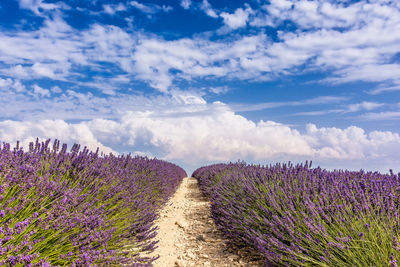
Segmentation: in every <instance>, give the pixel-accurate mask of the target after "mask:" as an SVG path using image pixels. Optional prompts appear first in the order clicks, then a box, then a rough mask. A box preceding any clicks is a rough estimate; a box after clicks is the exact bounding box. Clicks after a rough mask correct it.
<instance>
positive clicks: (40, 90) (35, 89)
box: [32, 84, 50, 97]
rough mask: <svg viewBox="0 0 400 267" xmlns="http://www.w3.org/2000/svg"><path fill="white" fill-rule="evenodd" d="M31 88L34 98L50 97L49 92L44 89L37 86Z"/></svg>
mask: <svg viewBox="0 0 400 267" xmlns="http://www.w3.org/2000/svg"><path fill="white" fill-rule="evenodd" d="M32 88H33V95H34V96H35V97H50V91H49V90H47V89H44V88H42V87H40V86H39V85H37V84H34V85H33V86H32Z"/></svg>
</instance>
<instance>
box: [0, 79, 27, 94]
mask: <svg viewBox="0 0 400 267" xmlns="http://www.w3.org/2000/svg"><path fill="white" fill-rule="evenodd" d="M0 90H4V91H8V90H11V91H15V92H17V93H21V92H24V91H25V90H26V87H25V85H23V84H22V83H21V82H20V81H19V80H13V79H11V78H6V79H3V78H0Z"/></svg>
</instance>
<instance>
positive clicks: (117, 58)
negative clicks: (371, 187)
mask: <svg viewBox="0 0 400 267" xmlns="http://www.w3.org/2000/svg"><path fill="white" fill-rule="evenodd" d="M20 4H21V5H22V6H24V7H26V8H28V7H29V8H32V9H34V7H37V8H38V10H39V11H40V8H39V7H40V6H41V5H44V4H46V3H44V2H43V1H27V0H24V1H22V0H21V3H20ZM54 5H56V4H54ZM57 5H58V4H57ZM199 5H200V9H202V10H203V11H205V12H207V13H208V15H209V16H212V17H216V18H217V17H219V16H222V17H223V19H224V22H225V23H226V25H228V26H230V27H231V28H232V29H233V28H240V27H244V26H245V25H246V23H249V24H251V25H253V26H254V25H255V24H254V23H253V22H254V19H256V18H257V19H258V20H259V22H260V23H261V21H260V20H262V19H263V18H264V17H263V15H266V17H268V23H269V24H268V25H272V26H278V25H279V24H280V23H281V22H282V21H283V20H290V21H292V22H293V23H295V24H296V25H297V26H298V27H299V29H298V30H297V31H296V32H284V31H283V32H278V41H276V40H272V39H271V38H270V37H269V36H267V35H266V34H265V33H262V32H258V33H248V34H247V35H242V36H239V35H236V36H221V38H218V39H217V40H211V39H209V38H208V37H207V35H204V36H203V35H196V36H195V37H193V38H181V39H175V40H171V41H168V40H164V39H162V38H161V37H157V36H154V35H150V34H146V33H143V32H135V31H127V30H124V29H122V28H120V27H117V26H111V25H100V24H92V25H90V26H89V27H88V29H86V30H82V31H78V30H75V29H74V28H72V27H71V26H69V25H68V24H67V23H66V22H65V21H64V20H63V19H62V16H61V15H60V14H58V13H57V12H54V14H52V16H48V17H45V19H44V23H43V25H42V27H41V28H40V29H38V30H34V31H25V32H8V31H2V32H1V33H0V62H1V64H0V73H1V74H3V75H5V76H6V77H7V76H8V77H10V78H14V79H19V80H25V79H41V78H46V79H51V80H62V81H69V82H72V83H75V84H78V83H79V82H78V80H80V78H82V77H83V76H84V74H82V72H81V69H82V67H84V68H87V69H90V70H91V71H93V72H106V73H110V74H111V76H113V75H114V76H117V75H119V74H120V73H118V74H113V73H116V72H115V71H110V69H112V68H114V70H115V68H118V70H119V71H121V72H122V73H123V74H124V75H126V77H129V78H128V79H129V80H127V81H126V82H125V84H128V83H129V82H131V81H132V80H141V81H145V82H147V83H148V84H149V85H150V86H152V87H154V88H156V89H158V90H160V91H162V92H168V91H169V90H171V88H174V86H175V83H176V81H178V80H186V81H192V80H194V79H197V78H208V79H223V80H235V79H236V80H249V81H267V80H274V79H276V78H277V77H280V76H287V75H298V74H302V73H304V72H307V71H321V72H326V71H329V72H330V73H332V75H331V76H329V77H327V78H326V79H325V80H324V81H323V82H326V83H347V82H352V81H367V82H379V83H385V84H398V83H399V82H400V78H399V77H400V75H399V74H400V71H399V70H400V67H399V64H397V63H395V62H391V59H392V58H393V56H394V55H396V53H398V47H399V43H400V34H398V33H400V19H399V18H400V11H399V9H398V7H396V6H394V5H395V4H393V3H384V2H379V1H378V2H370V3H367V2H366V1H359V2H357V3H349V4H348V5H344V4H340V3H337V4H334V3H331V2H326V1H325V2H324V1H314V2H310V1H304V0H299V1H287V0H286V1H283V0H280V1H278V0H275V1H271V3H270V4H268V5H264V6H263V7H262V8H260V9H258V10H256V9H254V10H253V9H251V8H250V6H248V5H245V8H238V9H236V10H235V11H234V13H231V14H229V13H226V12H222V13H221V14H220V13H219V12H218V11H216V10H215V9H213V8H212V6H211V5H210V3H209V2H208V1H207V0H203V1H201V2H200V3H199ZM129 6H130V8H132V7H134V8H138V9H140V10H142V11H143V12H145V13H147V14H154V12H159V11H162V10H164V11H168V10H170V8H169V7H168V6H160V5H155V4H144V3H140V2H138V1H131V2H130V3H129ZM48 8H50V7H48ZM105 8H110V9H109V11H110V12H111V13H112V12H114V11H115V12H117V11H118V10H123V8H124V7H123V6H122V5H121V4H118V5H109V7H105ZM39 11H38V12H39ZM261 24H262V23H261ZM261 24H260V25H261ZM228 26H226V28H228ZM376 36H379V38H376ZM110 66H111V68H110ZM300 68H301V71H299V69H300ZM90 82H91V83H92V84H93V85H94V84H95V83H96V81H90ZM105 87H106V86H105ZM116 88H118V87H115V86H110V87H109V88H104V89H102V92H104V93H106V94H114V93H115V92H116V91H117V90H118V89H116ZM394 88H395V87H393V89H394ZM380 92H384V91H380Z"/></svg>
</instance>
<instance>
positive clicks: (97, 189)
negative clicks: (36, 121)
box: [0, 140, 186, 266]
mask: <svg viewBox="0 0 400 267" xmlns="http://www.w3.org/2000/svg"><path fill="white" fill-rule="evenodd" d="M49 142H50V140H48V141H46V142H44V143H39V141H36V143H35V144H34V143H31V144H30V147H29V151H27V152H24V151H23V150H22V149H20V148H19V147H18V145H17V147H16V148H14V149H11V147H10V145H9V144H3V145H2V146H0V244H1V248H0V265H1V266H3V265H6V266H104V265H114V266H115V265H117V266H121V265H124V264H126V265H130V266H146V265H148V264H150V263H151V262H152V261H153V260H154V258H150V257H146V252H151V251H153V250H154V248H155V245H156V241H154V240H153V238H154V237H155V235H156V228H155V227H154V224H153V221H154V219H155V218H156V216H157V211H158V210H159V209H160V207H161V206H162V205H163V204H164V203H165V202H166V201H167V199H168V198H169V197H170V196H171V195H172V194H173V193H174V192H175V190H176V188H177V186H178V185H179V183H180V182H181V180H182V178H183V177H185V176H186V173H185V171H184V170H183V169H181V168H180V167H178V166H176V165H174V164H171V163H168V162H164V161H161V160H157V159H148V158H144V157H131V156H130V155H127V156H113V155H111V154H110V155H99V153H98V151H96V152H91V151H89V150H88V149H86V147H85V148H84V149H83V150H80V147H79V145H74V146H73V147H72V149H71V151H70V152H67V146H66V145H63V146H62V148H61V150H60V149H59V146H60V143H59V141H57V140H56V141H55V142H54V144H53V147H52V149H50V148H49Z"/></svg>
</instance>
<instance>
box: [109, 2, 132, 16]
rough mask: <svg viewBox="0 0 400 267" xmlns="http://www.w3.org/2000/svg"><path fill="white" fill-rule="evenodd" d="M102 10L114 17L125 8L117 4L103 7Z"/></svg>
mask: <svg viewBox="0 0 400 267" xmlns="http://www.w3.org/2000/svg"><path fill="white" fill-rule="evenodd" d="M103 10H104V12H105V13H107V14H109V15H111V16H112V15H114V14H115V13H117V12H121V11H126V10H127V8H126V6H125V5H124V4H122V3H119V4H118V5H103Z"/></svg>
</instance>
